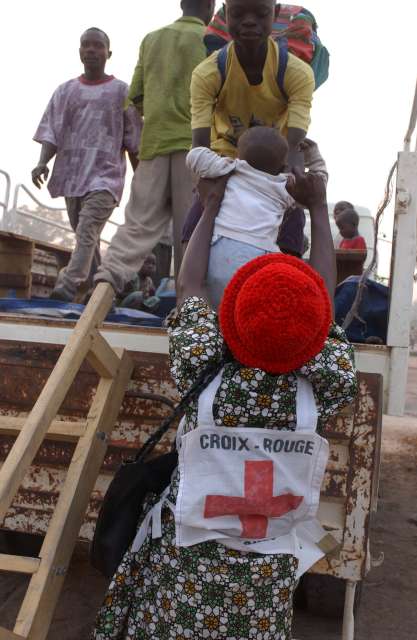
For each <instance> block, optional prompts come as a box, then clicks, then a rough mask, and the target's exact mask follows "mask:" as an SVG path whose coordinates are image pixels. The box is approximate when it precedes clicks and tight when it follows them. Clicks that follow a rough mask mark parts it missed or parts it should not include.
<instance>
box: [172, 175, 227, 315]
mask: <svg viewBox="0 0 417 640" xmlns="http://www.w3.org/2000/svg"><path fill="white" fill-rule="evenodd" d="M228 179H229V176H228V175H227V176H222V177H221V178H216V179H214V180H200V182H199V185H198V188H199V192H200V198H201V200H202V202H203V206H204V210H203V214H202V216H201V218H200V220H199V223H198V224H197V227H196V228H195V230H194V232H193V234H192V236H191V240H190V242H189V243H188V245H187V249H186V251H185V254H184V258H183V260H182V264H181V269H180V273H179V275H178V282H177V306H178V308H179V307H180V306H181V305H182V303H183V302H184V300H185V299H186V298H189V297H191V296H198V297H201V298H205V297H206V289H205V280H206V275H207V267H208V261H209V255H210V245H211V238H212V236H213V228H214V222H215V219H216V216H217V214H218V212H219V209H220V205H221V202H222V200H223V196H224V192H225V189H226V184H227V181H228Z"/></svg>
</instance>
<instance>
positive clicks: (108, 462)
mask: <svg viewBox="0 0 417 640" xmlns="http://www.w3.org/2000/svg"><path fill="white" fill-rule="evenodd" d="M60 352H61V347H59V346H54V345H47V344H45V345H40V344H36V345H33V344H32V345H31V344H29V343H17V342H16V343H13V342H5V341H4V342H1V341H0V415H1V414H3V415H10V416H23V415H25V414H27V412H28V411H29V410H30V409H31V407H32V406H33V404H34V402H35V400H36V399H37V397H38V395H39V393H40V391H41V389H42V387H43V385H44V383H45V381H46V379H47V378H48V376H49V374H50V372H51V370H52V368H53V366H54V364H55V362H56V360H57V358H58V356H59V354H60ZM131 356H132V358H133V359H134V361H135V362H136V366H135V370H134V373H133V377H132V381H131V382H130V385H129V389H128V391H127V394H126V396H125V399H124V401H123V404H122V408H121V411H120V414H119V417H118V421H117V423H116V425H115V428H114V430H113V432H112V435H111V440H110V443H109V448H108V451H107V454H106V457H105V460H104V464H103V467H102V472H101V475H100V476H99V478H98V480H97V483H96V487H95V490H94V492H93V494H92V496H91V501H90V505H89V508H88V511H87V514H86V518H85V521H84V524H83V527H82V529H81V531H80V538H81V539H84V540H91V537H92V534H93V530H94V522H95V519H96V517H97V513H98V510H99V507H100V503H101V500H102V499H103V496H104V494H105V491H106V489H107V486H108V484H109V482H110V480H111V477H112V474H113V472H114V471H115V469H117V467H118V465H119V464H120V462H121V460H122V459H123V458H125V457H129V456H130V455H131V454H132V450H135V449H136V448H138V447H139V446H140V444H141V443H143V442H144V441H145V439H146V438H147V436H148V434H149V433H151V432H152V430H153V429H154V428H155V427H156V426H157V425H158V424H159V422H160V421H161V419H162V417H163V416H165V415H167V412H169V408H168V407H167V406H165V405H164V404H161V403H155V402H152V401H149V400H142V399H138V398H137V397H135V394H137V393H138V392H144V393H152V394H160V395H162V396H164V397H166V398H167V399H169V400H170V401H175V400H176V391H175V388H174V385H173V382H172V380H171V378H170V374H169V367H168V359H167V356H165V355H161V354H151V353H142V352H131ZM96 385H97V375H96V374H95V373H94V372H93V370H92V369H91V367H89V365H88V364H85V365H84V366H83V367H82V368H81V370H80V373H79V374H78V376H77V378H76V379H75V381H74V384H73V385H72V387H71V389H70V392H69V393H68V395H67V397H66V398H65V400H64V403H63V406H62V409H61V413H60V416H59V417H60V418H62V419H63V420H69V421H71V420H80V419H82V418H84V417H85V416H86V415H87V412H88V409H89V406H90V403H91V398H92V395H93V393H94V391H95V388H96ZM359 389H360V391H359V395H358V398H357V400H356V405H355V407H354V411H353V410H350V411H349V410H348V411H345V412H344V413H343V414H340V415H338V416H337V417H335V418H334V419H332V420H331V421H330V422H329V423H328V425H326V428H325V434H324V435H325V436H326V437H327V438H328V439H329V442H330V458H329V463H328V467H327V470H326V475H325V479H324V483H323V487H322V505H321V508H322V510H323V514H324V521H325V522H326V523H327V524H328V526H329V529H330V530H331V531H332V533H333V534H334V537H335V538H336V539H338V540H339V542H340V543H341V544H342V550H341V552H340V553H339V554H338V556H337V557H334V558H332V559H329V558H327V559H325V560H322V561H321V562H320V563H318V565H316V566H315V567H314V571H315V572H319V573H326V574H331V575H334V576H338V577H343V578H345V579H346V578H349V579H352V580H358V579H361V577H363V575H364V574H365V572H366V566H367V550H368V532H369V519H370V513H371V508H372V504H373V501H374V500H375V496H376V487H377V469H378V466H379V442H380V429H381V401H382V400H381V398H382V379H381V376H378V375H376V374H363V373H360V374H359ZM173 438H174V434H173V433H171V434H168V435H167V437H166V438H165V439H164V441H163V442H162V444H161V445H160V447H159V451H161V452H164V451H167V450H168V448H169V446H170V442H171V441H172V439H173ZM13 442H14V437H12V436H10V435H0V464H1V461H2V460H4V459H5V457H6V455H7V453H8V451H9V450H10V448H11V446H12V444H13ZM73 451H74V444H71V443H70V442H68V443H67V442H62V441H53V440H45V441H44V443H43V444H42V446H41V447H40V449H39V451H38V453H37V456H36V458H35V460H34V463H33V465H32V466H31V468H30V470H29V473H28V474H27V475H26V477H25V480H24V483H23V485H22V487H21V489H20V492H19V494H18V495H17V496H16V498H15V500H14V502H13V505H12V507H11V509H10V511H9V513H8V515H7V517H6V520H5V526H6V528H9V529H12V530H17V531H24V532H28V533H45V531H46V529H47V526H48V522H49V519H50V517H51V514H52V512H53V510H54V507H55V504H56V501H57V499H58V495H59V490H60V486H61V485H62V483H63V481H64V479H65V473H66V468H67V467H68V464H69V462H70V459H71V456H72V453H73Z"/></svg>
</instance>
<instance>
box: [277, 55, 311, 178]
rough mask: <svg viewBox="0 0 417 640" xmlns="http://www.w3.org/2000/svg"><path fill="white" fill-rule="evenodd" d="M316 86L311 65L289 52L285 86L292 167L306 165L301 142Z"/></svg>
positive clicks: (301, 167)
mask: <svg viewBox="0 0 417 640" xmlns="http://www.w3.org/2000/svg"><path fill="white" fill-rule="evenodd" d="M314 87H315V83H314V74H313V71H312V69H311V67H310V66H309V65H308V64H307V63H305V62H303V61H302V60H299V59H298V58H297V57H296V56H293V55H292V54H289V55H288V66H287V71H286V73H285V83H284V88H285V91H286V93H287V95H288V122H287V131H288V133H287V139H288V146H289V165H290V168H292V166H297V167H298V168H300V169H303V167H304V160H303V154H302V153H301V151H300V143H301V142H302V141H303V140H304V138H305V136H306V134H307V131H308V127H309V125H310V111H311V105H312V100H313V92H314Z"/></svg>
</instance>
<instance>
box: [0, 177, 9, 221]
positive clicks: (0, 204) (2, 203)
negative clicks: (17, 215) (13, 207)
mask: <svg viewBox="0 0 417 640" xmlns="http://www.w3.org/2000/svg"><path fill="white" fill-rule="evenodd" d="M0 175H1V176H3V178H4V180H5V185H4V200H0V208H1V209H3V215H4V216H5V215H6V213H7V210H8V208H9V200H10V188H11V180H10V176H9V174H8V173H7V171H3V169H0Z"/></svg>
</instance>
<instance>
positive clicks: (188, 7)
mask: <svg viewBox="0 0 417 640" xmlns="http://www.w3.org/2000/svg"><path fill="white" fill-rule="evenodd" d="M215 4H216V3H215V0H181V9H182V11H183V14H184V16H193V17H195V18H200V19H201V20H202V21H203V22H204V23H205V24H207V25H208V24H209V23H210V20H211V19H212V17H213V14H214V10H215Z"/></svg>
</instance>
